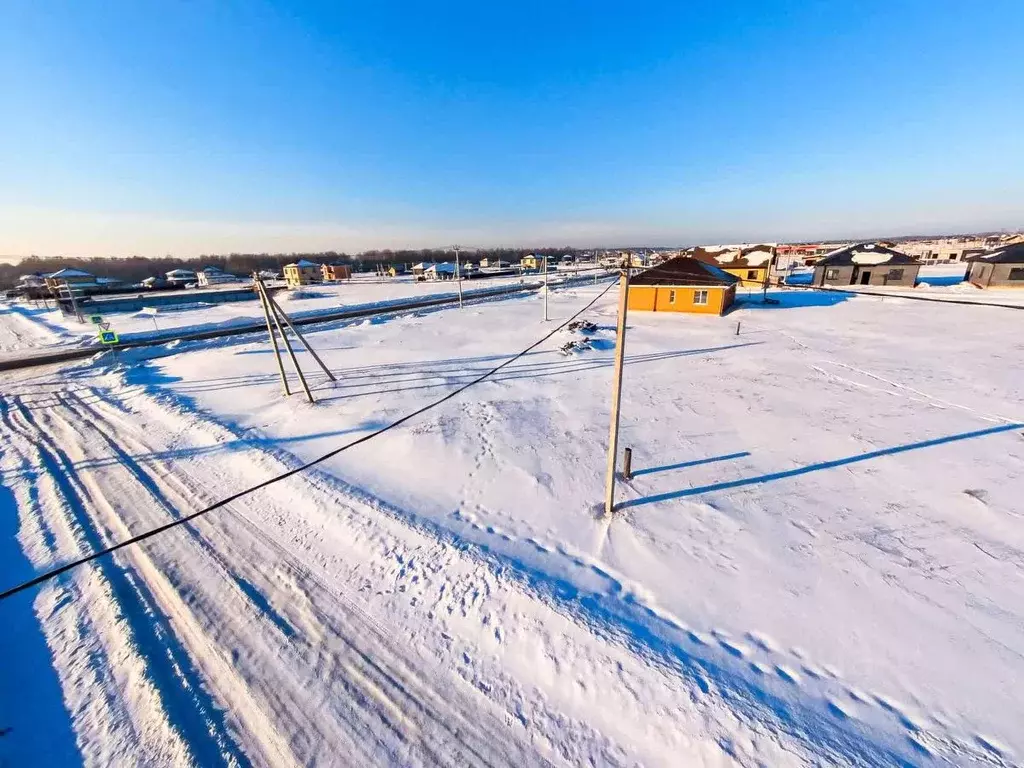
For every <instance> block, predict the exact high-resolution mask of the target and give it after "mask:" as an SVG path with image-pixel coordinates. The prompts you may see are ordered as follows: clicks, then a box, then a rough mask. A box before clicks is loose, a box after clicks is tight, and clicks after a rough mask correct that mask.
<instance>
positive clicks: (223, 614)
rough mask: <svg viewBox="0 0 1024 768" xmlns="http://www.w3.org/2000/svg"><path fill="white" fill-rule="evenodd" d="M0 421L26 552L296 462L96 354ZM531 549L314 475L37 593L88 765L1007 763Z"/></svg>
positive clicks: (38, 556) (10, 400)
mask: <svg viewBox="0 0 1024 768" xmlns="http://www.w3.org/2000/svg"><path fill="white" fill-rule="evenodd" d="M44 378H45V377H44ZM111 378H113V379H114V381H113V382H111V381H110V379H111ZM108 384H114V385H115V387H114V388H113V389H110V388H109V387H108ZM0 416H2V418H3V424H2V427H3V430H4V433H5V434H4V437H5V439H6V440H7V441H8V443H9V444H10V446H11V450H10V451H5V452H4V455H3V459H2V461H3V464H2V469H3V471H4V482H5V484H6V485H9V486H10V487H12V488H14V489H15V492H16V495H17V498H18V504H19V510H20V516H21V521H22V530H21V533H20V540H21V542H22V545H23V548H24V550H25V552H26V554H27V556H28V557H29V558H30V559H31V560H32V562H33V563H34V564H35V565H36V567H43V566H45V565H48V564H52V563H56V562H61V561H65V560H67V559H70V558H71V557H73V556H75V555H78V554H80V553H82V552H84V551H88V550H90V549H95V548H98V547H100V546H103V545H105V544H109V543H112V542H114V541H119V540H122V539H124V538H126V537H127V536H129V535H131V534H133V533H138V532H140V531H142V530H145V529H147V528H150V527H153V526H154V525H157V524H160V523H163V522H166V521H167V520H169V519H172V518H174V517H177V516H179V515H181V514H183V513H185V512H188V511H193V510H195V509H197V508H201V507H203V506H206V505H207V504H209V503H210V502H211V501H214V500H215V499H217V498H220V497H222V496H225V495H227V494H230V493H232V492H234V491H236V490H239V489H241V488H243V487H245V486H247V485H250V484H251V483H253V482H254V481H258V480H262V479H264V478H266V477H267V476H270V475H272V474H275V473H278V472H280V471H281V470H282V469H285V468H290V467H291V466H293V465H294V461H295V460H294V458H293V457H291V456H290V455H289V454H287V452H285V451H284V450H282V449H281V448H280V447H275V446H273V445H269V444H267V443H266V441H265V440H264V439H263V438H262V437H261V436H259V435H257V434H239V433H236V432H233V431H231V430H229V429H228V428H226V427H224V426H221V425H219V424H217V423H216V422H213V421H210V420H208V419H206V418H204V417H203V416H202V415H200V414H197V413H195V412H192V411H186V410H183V409H181V408H180V406H179V404H178V403H177V402H176V401H175V400H174V399H173V398H172V397H170V396H161V395H159V394H153V393H152V392H151V391H149V390H147V389H144V388H124V387H122V386H117V381H116V376H115V377H107V379H106V380H105V381H103V383H99V382H98V381H97V379H96V378H95V372H89V371H86V372H85V375H83V376H80V377H76V376H69V377H68V378H62V377H59V376H56V377H52V378H50V379H49V380H47V381H43V382H40V381H38V380H37V381H33V382H32V383H31V384H29V383H26V384H24V385H21V386H12V387H7V388H5V391H4V392H3V393H2V397H0ZM467 532H468V533H472V531H469V530H468V529H467ZM510 546H512V544H511V543H510ZM547 554H549V555H550V556H551V558H552V560H553V561H554V560H556V559H557V561H558V562H560V563H562V562H564V563H568V564H569V567H570V568H572V569H574V572H573V573H571V574H568V575H567V576H566V577H565V578H564V579H563V580H558V579H554V580H552V579H551V577H550V574H540V573H538V574H534V575H531V574H530V573H528V572H524V570H523V567H522V566H521V565H517V562H516V561H515V559H514V558H507V559H505V558H503V556H502V555H501V553H497V554H496V555H493V556H492V555H491V554H490V553H489V552H488V551H487V550H486V548H484V549H483V550H480V549H475V548H467V544H466V543H465V542H462V543H460V541H459V540H457V539H455V540H453V539H451V538H450V537H446V536H445V535H443V534H440V533H438V532H436V531H434V530H432V529H430V528H429V526H427V525H426V524H417V523H416V517H415V515H413V514H409V513H406V512H404V511H402V510H395V509H391V508H389V507H388V506H387V504H386V503H384V502H382V501H381V500H379V499H374V498H373V497H371V496H369V495H367V494H365V493H363V492H360V491H359V489H357V488H353V487H351V486H347V485H346V484H345V483H344V482H343V481H341V480H339V479H337V478H334V477H332V476H330V475H328V474H325V473H322V472H317V471H314V472H310V473H306V474H304V475H302V476H297V477H294V478H290V479H289V480H287V481H284V482H282V483H279V484H276V485H274V486H271V487H270V488H268V489H265V490H263V491H261V492H259V493H258V494H254V495H253V496H250V497H246V498H244V499H242V500H239V501H238V502H235V503H234V504H233V505H231V506H230V507H228V508H224V509H221V510H218V511H216V512H215V513H211V514H210V515H207V516H205V517H203V518H200V519H198V520H196V521H194V523H193V524H190V525H187V526H182V527H179V528H177V529H174V530H173V531H170V532H168V533H166V534H164V535H162V536H160V537H157V538H155V539H153V540H150V541H148V542H146V543H144V544H142V545H139V546H135V547H131V548H128V549H126V550H123V551H122V552H121V553H119V554H117V555H115V556H114V557H113V558H108V559H104V560H100V561H98V562H97V563H96V564H94V565H91V566H87V567H85V568H82V569H80V570H78V571H76V572H72V573H70V574H67V575H66V576H64V577H62V578H60V579H59V580H57V581H56V582H55V583H53V584H51V585H50V586H48V587H46V588H45V589H44V590H43V591H42V592H41V593H40V596H39V597H38V599H37V601H36V610H37V614H38V615H39V617H40V621H41V623H42V625H43V628H44V632H45V633H46V636H47V641H48V644H49V646H50V648H51V651H52V653H53V655H54V664H55V666H56V668H57V670H58V673H59V675H60V677H61V682H62V687H63V691H64V698H65V703H66V705H67V707H68V709H69V711H70V713H71V718H72V724H73V727H74V729H75V731H76V734H77V738H78V742H79V746H80V749H81V751H82V754H83V756H84V758H85V760H86V762H87V763H90V764H97V765H99V764H111V763H118V762H120V763H125V762H132V763H151V764H181V765H186V764H201V765H216V764H225V765H235V764H243V765H244V764H254V765H305V764H337V763H341V764H360V765H366V764H403V765H416V764H430V765H433V764H460V765H461V764H472V765H532V764H547V763H550V762H554V763H562V762H566V763H571V764H581V763H586V762H592V763H597V764H629V763H633V762H636V761H639V762H646V763H663V762H664V761H665V756H666V755H672V757H673V760H674V761H677V762H676V764H687V765H694V764H710V765H718V764H732V763H740V764H748V765H758V764H762V765H763V764H770V765H785V764H806V763H808V762H820V761H824V762H850V763H860V764H884V763H896V762H900V761H901V760H902V759H905V757H906V756H908V755H909V756H911V757H913V756H915V755H916V756H917V758H918V759H919V760H920V761H921V762H927V761H929V760H930V759H932V758H934V757H943V758H950V757H953V758H957V757H958V758H959V759H968V758H970V759H978V758H982V759H986V760H988V761H989V762H991V763H995V764H999V763H1002V762H1003V761H1002V759H1001V757H1000V753H999V749H998V745H995V744H993V745H990V747H985V748H983V749H977V748H973V749H972V748H971V747H970V745H967V744H965V743H963V742H962V741H959V740H956V739H953V738H951V737H948V735H946V734H943V733H941V732H935V731H933V730H929V729H928V728H926V727H924V725H922V724H917V723H913V722H910V719H909V718H908V717H907V716H906V715H903V714H902V712H901V710H900V707H899V705H898V704H897V703H889V704H888V706H884V705H883V706H882V708H881V709H879V708H878V707H868V706H858V705H856V704H855V703H852V702H850V701H847V700H846V699H845V698H842V697H840V696H838V695H837V693H836V692H837V691H839V690H840V688H841V686H840V685H839V684H838V683H836V682H834V681H830V680H829V679H827V677H828V676H827V675H821V676H820V678H818V677H815V676H813V675H810V674H809V673H808V675H806V677H807V678H808V679H804V678H805V675H804V674H802V673H801V672H797V671H795V670H792V669H789V668H787V667H785V666H784V665H774V666H773V665H771V664H770V663H768V664H766V663H765V660H768V659H769V658H770V653H771V649H770V648H769V647H767V646H765V647H764V648H762V649H760V650H759V649H758V648H757V647H747V646H746V645H745V644H744V643H743V642H741V641H737V640H734V639H731V638H727V637H716V638H711V637H706V636H702V635H701V633H699V632H697V631H693V630H688V629H687V628H685V627H682V626H679V625H678V624H673V623H672V620H671V619H670V618H669V619H666V620H665V622H664V624H666V625H667V626H669V628H670V630H671V631H673V632H676V633H678V634H679V635H680V636H683V635H685V636H686V637H687V638H689V640H688V641H687V642H690V643H691V645H692V648H691V650H690V651H688V652H686V653H684V652H683V651H682V650H681V647H682V646H679V645H675V644H673V643H671V642H666V641H665V640H664V639H663V638H659V637H646V634H650V633H651V629H650V628H649V627H647V626H646V625H642V624H639V623H637V624H634V625H630V624H629V621H628V619H629V617H630V615H631V614H630V612H631V611H632V612H635V613H636V614H637V615H642V616H646V617H648V618H651V617H652V616H653V618H655V619H657V616H656V615H654V614H652V613H651V611H650V609H647V608H644V607H643V606H642V605H640V604H638V602H637V601H636V600H635V599H634V598H633V597H631V596H630V595H629V594H628V590H627V589H626V588H625V587H624V586H623V585H622V584H619V583H618V582H616V581H615V578H614V577H613V576H612V575H610V574H608V573H606V572H604V571H602V570H601V569H599V568H596V567H594V566H593V565H591V564H589V563H587V562H584V561H577V560H573V559H572V558H571V557H570V558H566V557H564V556H563V554H562V553H547ZM581 574H582V575H581ZM584 577H586V578H589V579H591V580H592V582H593V583H594V585H595V586H594V591H595V595H596V596H592V597H586V596H585V595H583V594H582V593H581V592H580V591H579V589H580V588H579V584H580V583H581V580H582V579H583V578H584ZM602 592H607V593H609V594H608V595H607V596H602V595H599V594H598V593H602ZM0 608H2V606H0ZM754 645H756V643H755V644H754ZM759 654H760V655H759ZM733 657H742V659H741V661H742V665H743V666H744V667H747V666H749V667H750V668H751V669H752V670H753V672H752V673H750V674H748V675H747V677H744V676H742V675H735V674H732V673H731V672H730V671H729V665H728V660H729V659H731V658H733ZM762 657H763V659H762ZM750 675H753V676H754V677H755V678H757V677H764V678H765V681H764V683H763V685H761V684H760V683H758V685H760V686H761V687H755V686H754V685H751V684H750V683H749V682H748V678H749V677H750ZM789 690H793V691H799V692H800V693H798V694H789V693H787V691H789ZM787 696H790V698H786V697H787ZM794 696H795V698H793V697H794ZM908 722H909V725H908ZM877 728H881V729H882V730H881V731H880V733H882V734H883V735H885V734H891V733H893V732H895V733H896V734H897V735H896V736H895V737H894V738H896V739H901V738H902V739H904V741H903V742H902V747H896V748H895V751H894V750H893V746H892V744H893V742H892V741H890V740H889V739H887V738H878V737H877V733H875V732H874V729H877ZM887 728H888V730H886V729H887ZM903 731H905V732H907V733H909V736H906V737H903V736H900V735H899V733H901V732H903Z"/></svg>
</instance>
